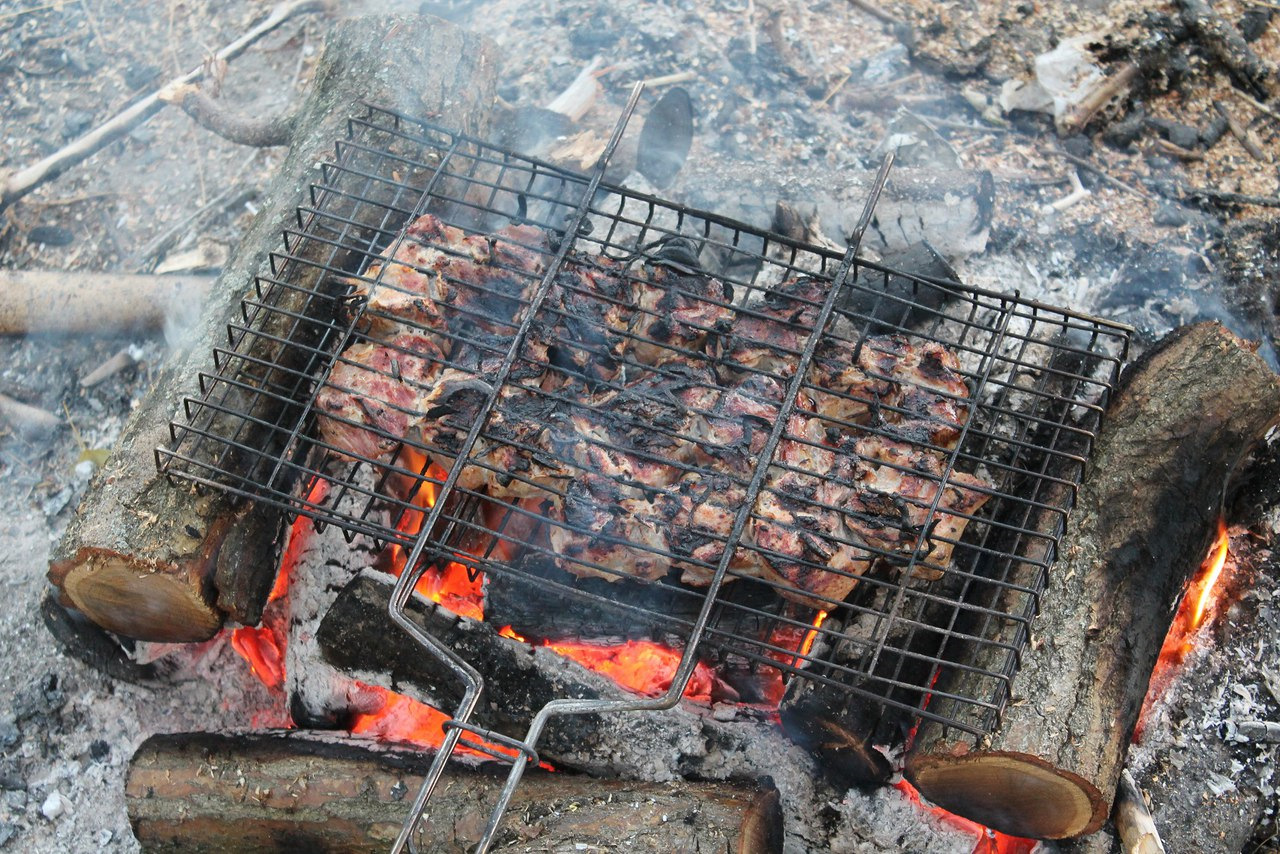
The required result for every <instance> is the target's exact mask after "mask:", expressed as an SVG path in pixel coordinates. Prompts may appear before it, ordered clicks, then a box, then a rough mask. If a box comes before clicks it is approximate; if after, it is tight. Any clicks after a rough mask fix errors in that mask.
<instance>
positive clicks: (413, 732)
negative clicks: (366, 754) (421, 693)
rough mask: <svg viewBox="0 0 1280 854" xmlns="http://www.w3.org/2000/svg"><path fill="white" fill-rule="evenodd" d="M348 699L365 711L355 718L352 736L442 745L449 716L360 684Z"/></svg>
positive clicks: (377, 688)
mask: <svg viewBox="0 0 1280 854" xmlns="http://www.w3.org/2000/svg"><path fill="white" fill-rule="evenodd" d="M351 699H352V705H353V706H358V707H362V708H364V709H366V710H367V711H364V712H361V713H358V714H357V715H356V716H355V719H354V720H353V721H352V723H351V734H352V735H364V736H368V737H370V738H376V739H378V740H379V741H401V742H408V743H410V744H421V745H439V744H440V743H442V742H443V741H444V729H443V727H442V725H443V724H444V722H445V721H447V720H449V716H448V715H446V714H445V713H444V712H442V711H440V710H439V709H436V708H433V707H431V706H428V705H426V704H425V703H419V702H417V701H416V700H411V699H409V698H408V697H406V696H404V695H403V694H396V693H394V692H392V691H388V690H387V689H385V688H379V687H377V686H376V685H365V684H364V683H363V682H356V683H355V686H354V691H353V693H352V697H351ZM460 749H461V748H460Z"/></svg>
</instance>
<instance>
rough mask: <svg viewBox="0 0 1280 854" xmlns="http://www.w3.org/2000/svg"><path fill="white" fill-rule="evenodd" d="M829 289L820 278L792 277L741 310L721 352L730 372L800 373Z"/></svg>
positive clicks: (723, 361)
mask: <svg viewBox="0 0 1280 854" xmlns="http://www.w3.org/2000/svg"><path fill="white" fill-rule="evenodd" d="M829 287H830V284H829V283H827V282H823V281H821V280H818V279H810V278H800V279H789V280H788V281H785V282H783V283H781V284H780V285H778V286H776V287H775V288H772V289H771V290H768V291H765V293H764V295H763V297H762V298H761V299H760V301H759V302H757V303H755V304H754V305H751V306H748V307H747V308H745V309H744V310H742V311H740V312H739V313H738V315H737V317H735V318H734V320H733V324H732V333H731V334H730V335H728V336H726V337H725V339H724V342H723V343H722V345H721V346H720V348H719V350H718V355H719V357H720V359H721V361H722V363H723V364H724V368H725V373H726V374H728V375H737V374H740V373H741V372H742V371H744V370H746V371H758V372H762V373H767V374H772V375H774V376H777V377H784V378H785V377H789V376H791V375H792V374H794V373H795V370H796V363H797V362H799V360H800V353H801V351H803V350H804V345H805V341H806V340H808V338H809V336H810V334H812V332H813V328H814V325H815V324H816V323H817V320H818V312H819V311H820V310H821V308H822V302H823V300H825V299H826V292H827V289H828V288H829ZM728 378H729V377H728V376H722V377H721V379H728Z"/></svg>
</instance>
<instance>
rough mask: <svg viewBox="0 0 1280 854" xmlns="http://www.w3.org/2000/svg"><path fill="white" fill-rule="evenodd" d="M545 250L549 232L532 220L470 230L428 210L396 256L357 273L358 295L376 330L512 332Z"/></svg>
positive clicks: (371, 331)
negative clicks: (475, 231)
mask: <svg viewBox="0 0 1280 854" xmlns="http://www.w3.org/2000/svg"><path fill="white" fill-rule="evenodd" d="M545 252H546V236H545V234H543V232H542V230H541V229H537V228H534V227H533V226H527V225H521V226H508V227H506V228H503V229H501V230H500V231H497V232H495V233H494V234H492V235H482V234H468V233H466V232H464V231H462V230H461V229H457V228H454V227H453V226H449V225H446V224H444V223H443V222H441V221H440V220H439V219H438V218H436V217H435V216H432V215H431V214H424V215H423V216H421V217H419V218H418V219H417V220H415V221H414V223H413V224H412V225H411V226H410V227H409V229H408V230H407V231H406V232H405V233H404V237H403V239H402V240H400V241H399V242H398V245H396V247H395V249H394V253H393V255H392V256H391V258H389V259H385V260H382V261H379V262H376V263H374V264H373V265H371V266H370V267H369V269H368V270H366V271H365V273H364V275H363V276H362V277H361V278H360V279H357V280H354V284H355V288H354V290H353V292H352V297H354V298H355V299H356V300H357V301H359V300H363V301H365V302H366V309H365V314H364V317H365V318H366V319H367V321H368V323H369V324H370V326H369V334H370V335H373V336H375V337H384V336H389V335H392V334H394V333H395V331H396V330H397V329H398V328H400V327H401V326H402V325H404V324H409V325H412V326H414V327H417V328H418V329H419V330H432V331H434V332H436V333H438V334H439V335H441V336H448V337H449V338H452V337H454V336H468V337H469V333H470V334H474V332H475V331H476V330H479V331H483V332H487V333H490V334H496V335H500V336H510V335H511V334H512V333H513V332H514V331H515V327H516V324H518V323H519V315H520V312H521V310H522V309H523V307H524V306H525V305H526V304H527V302H528V297H529V295H530V293H531V292H532V291H533V289H534V287H535V286H536V285H537V283H538V278H539V276H540V275H541V273H542V271H543V269H544V267H545V254H544V253H545ZM441 348H442V349H448V345H447V344H444V343H441Z"/></svg>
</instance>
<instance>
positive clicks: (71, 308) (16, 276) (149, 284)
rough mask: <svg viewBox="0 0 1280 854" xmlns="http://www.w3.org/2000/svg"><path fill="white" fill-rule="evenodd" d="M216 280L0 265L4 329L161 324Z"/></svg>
mask: <svg viewBox="0 0 1280 854" xmlns="http://www.w3.org/2000/svg"><path fill="white" fill-rule="evenodd" d="M212 282H213V277H212V276H185V275H183V276H149V275H135V274H130V273H97V272H90V271H87V270H74V271H65V272H64V271H58V270H0V335H24V334H27V333H32V332H57V333H66V332H75V333H89V334H93V335H111V334H114V333H117V332H127V331H129V330H132V329H159V328H160V326H161V325H162V324H163V323H164V320H165V317H166V316H167V315H169V314H170V313H171V312H172V311H173V310H174V309H175V308H177V307H179V306H189V305H193V304H194V305H199V304H200V302H201V300H203V299H204V297H205V294H206V293H208V291H209V286H210V284H212Z"/></svg>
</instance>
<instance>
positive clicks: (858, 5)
mask: <svg viewBox="0 0 1280 854" xmlns="http://www.w3.org/2000/svg"><path fill="white" fill-rule="evenodd" d="M849 5H850V6H852V7H853V8H855V9H858V10H859V11H862V12H866V13H867V14H868V15H870V16H871V17H873V18H875V19H876V20H877V21H880V22H881V23H884V24H889V25H890V26H893V27H901V26H902V25H903V24H904V23H906V22H905V21H903V20H902V19H901V18H898V17H895V16H894V15H891V14H889V13H888V12H886V11H885V10H884V9H881V8H880V7H879V6H877V5H875V4H874V3H868V2H867V0H849Z"/></svg>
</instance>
